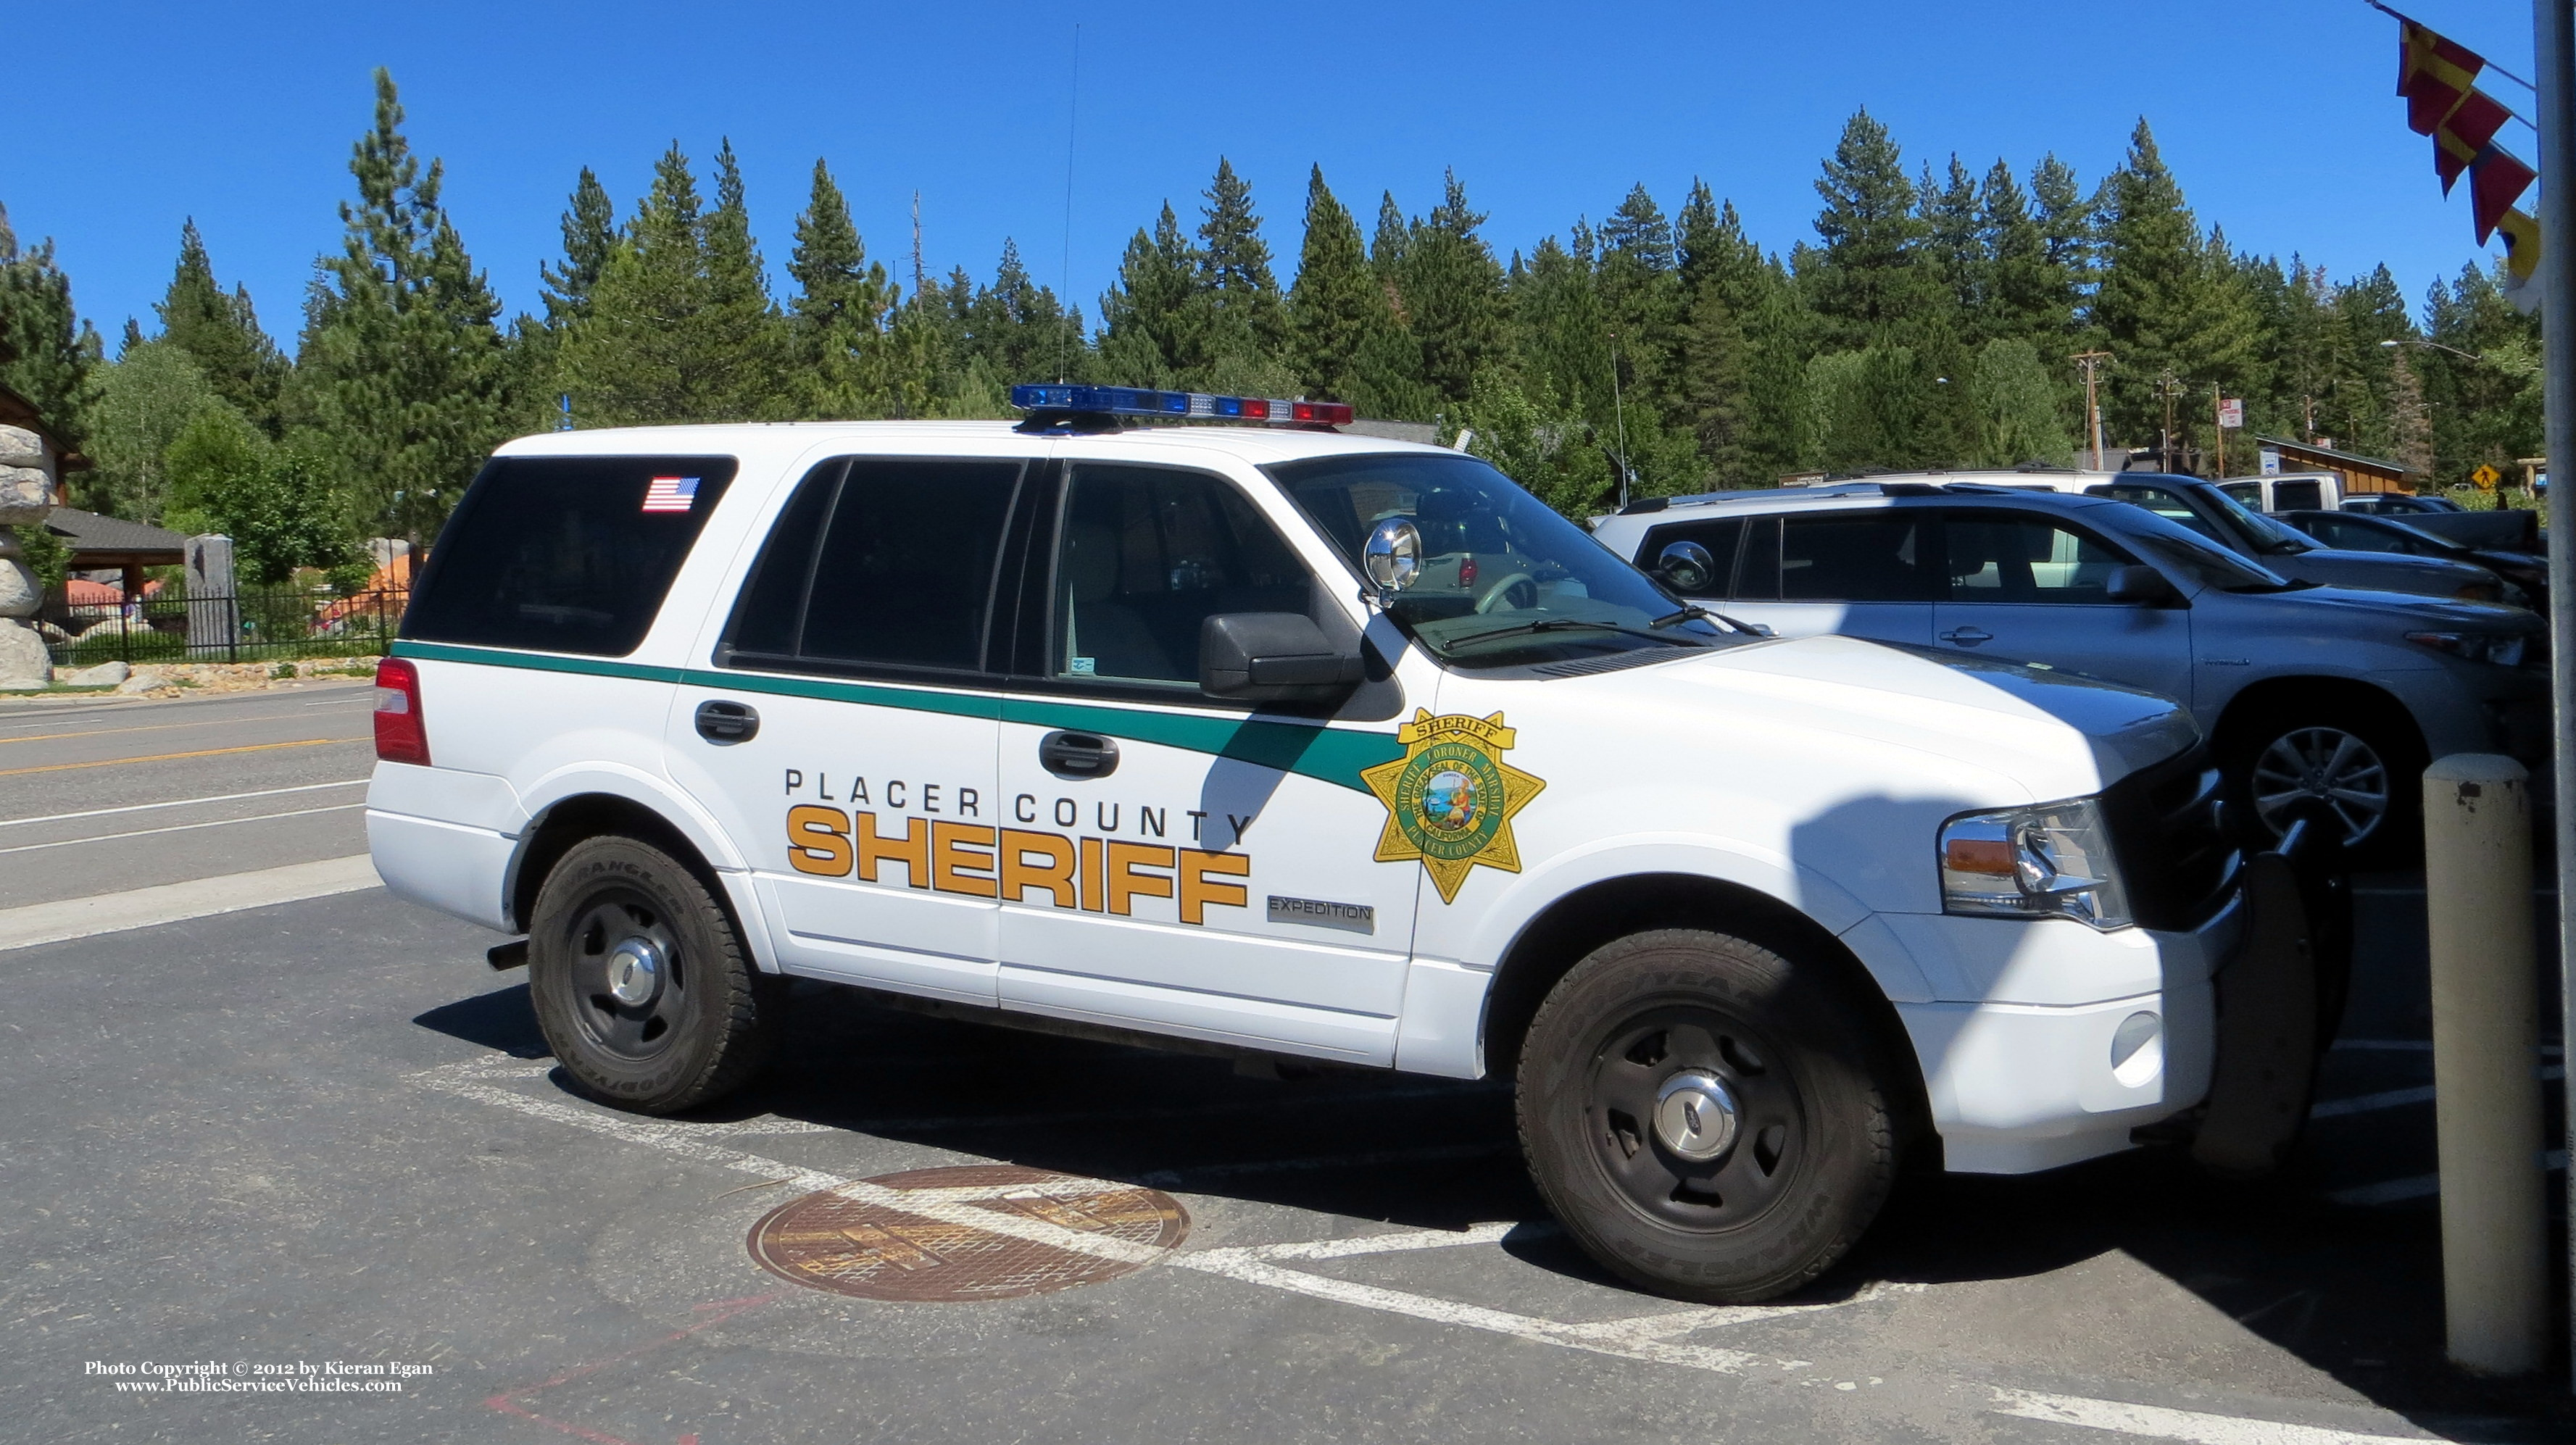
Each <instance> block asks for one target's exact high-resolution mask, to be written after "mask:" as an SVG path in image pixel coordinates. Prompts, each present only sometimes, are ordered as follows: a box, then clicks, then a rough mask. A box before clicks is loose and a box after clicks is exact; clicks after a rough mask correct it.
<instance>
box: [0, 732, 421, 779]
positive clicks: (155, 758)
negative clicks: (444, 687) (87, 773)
mask: <svg viewBox="0 0 2576 1445" xmlns="http://www.w3.org/2000/svg"><path fill="white" fill-rule="evenodd" d="M367 741H370V739H367V738H307V739H305V740H304V741H302V742H298V743H245V744H243V745H242V746H240V747H237V748H199V749H198V750H196V751H195V752H192V753H153V754H150V755H149V756H146V757H140V758H101V759H99V760H98V761H97V762H94V763H47V764H46V765H45V766H43V767H41V768H0V778H14V777H16V776H18V775H19V774H21V773H68V772H71V771H73V770H74V769H77V768H113V767H117V766H119V765H121V764H124V763H167V762H172V761H175V760H177V759H179V758H211V757H218V756H221V755H222V754H225V753H265V752H270V751H273V750H275V749H278V748H318V747H321V746H323V745H325V744H327V743H363V742H367Z"/></svg>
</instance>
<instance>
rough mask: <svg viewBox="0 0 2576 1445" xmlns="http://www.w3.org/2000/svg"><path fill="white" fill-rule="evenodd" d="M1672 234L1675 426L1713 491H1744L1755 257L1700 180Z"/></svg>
mask: <svg viewBox="0 0 2576 1445" xmlns="http://www.w3.org/2000/svg"><path fill="white" fill-rule="evenodd" d="M1678 232H1679V243H1680V245H1679V249H1680V261H1679V272H1680V286H1681V293H1682V305H1683V307H1684V314H1683V332H1682V342H1681V358H1680V359H1681V397H1680V412H1679V415H1678V418H1677V420H1678V421H1679V422H1680V423H1681V424H1683V425H1685V426H1687V427H1688V428H1689V430H1690V432H1691V434H1692V435H1693V437H1694V438H1696V439H1697V441H1698V444H1699V450H1700V455H1701V457H1702V458H1704V459H1705V460H1706V461H1707V463H1708V467H1709V471H1710V474H1711V476H1712V477H1713V479H1714V480H1715V481H1716V482H1717V484H1718V485H1719V486H1725V487H1740V486H1744V485H1747V484H1748V481H1749V476H1748V463H1749V461H1750V459H1751V456H1750V452H1751V449H1750V447H1749V445H1748V442H1749V440H1750V438H1749V437H1748V430H1749V428H1750V426H1751V424H1752V420H1753V419H1752V416H1751V407H1750V403H1751V400H1752V398H1751V395H1750V390H1749V384H1748V383H1749V376H1748V369H1747V366H1746V362H1747V356H1746V346H1745V334H1744V320H1745V317H1744V312H1745V310H1746V309H1747V308H1748V307H1750V306H1751V305H1752V304H1754V300H1755V296H1754V288H1755V287H1756V286H1757V285H1758V284H1759V281H1760V272H1761V269H1762V255H1761V252H1760V251H1759V250H1757V249H1756V248H1755V247H1754V246H1753V244H1752V243H1751V242H1750V241H1748V240H1746V239H1745V236H1744V228H1743V224H1742V222H1741V221H1740V220H1739V219H1738V217H1737V216H1736V214H1735V207H1734V205H1733V204H1732V203H1731V202H1730V203H1729V204H1728V205H1727V206H1726V207H1725V209H1724V210H1722V211H1721V210H1720V209H1719V208H1718V205H1717V199H1716V197H1715V196H1714V195H1712V194H1711V193H1710V191H1709V188H1708V183H1707V182H1706V181H1697V180H1695V181H1693V182H1692V183H1691V194H1690V199H1689V201H1687V202H1686V203H1684V204H1683V206H1682V213H1681V224H1680V226H1679V228H1678Z"/></svg>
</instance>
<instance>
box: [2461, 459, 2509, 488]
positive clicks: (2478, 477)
mask: <svg viewBox="0 0 2576 1445" xmlns="http://www.w3.org/2000/svg"><path fill="white" fill-rule="evenodd" d="M2469 480H2470V481H2473V482H2475V483H2477V484H2478V490H2479V491H2481V492H2492V491H2494V490H2495V484H2496V483H2498V482H2500V481H2503V480H2504V473H2502V472H2499V471H2497V470H2496V469H2495V468H2493V467H2491V466H2488V465H2486V464H2485V463H2483V462H2481V463H2479V464H2478V469H2477V470H2476V471H2474V472H2471V473H2469Z"/></svg>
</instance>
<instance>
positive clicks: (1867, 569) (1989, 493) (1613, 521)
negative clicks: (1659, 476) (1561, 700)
mask: <svg viewBox="0 0 2576 1445" xmlns="http://www.w3.org/2000/svg"><path fill="white" fill-rule="evenodd" d="M1595 535H1596V536H1598V537H1599V538H1600V539H1601V541H1602V542H1603V544H1605V545H1606V546H1608V547H1609V548H1610V549H1611V550H1612V551H1614V552H1617V553H1618V554H1619V555H1621V556H1623V557H1628V558H1631V559H1634V560H1635V561H1636V562H1637V563H1638V565H1640V566H1642V567H1646V568H1648V569H1650V570H1653V571H1654V572H1655V573H1656V574H1657V575H1658V576H1660V577H1661V578H1662V579H1663V580H1664V582H1665V583H1666V585H1668V586H1670V587H1672V588H1673V589H1674V590H1675V591H1676V592H1679V593H1680V594H1682V595H1683V596H1685V597H1688V598H1691V599H1693V600H1694V601H1697V602H1700V603H1702V604H1703V605H1705V606H1707V607H1709V608H1711V609H1713V610H1716V611H1718V612H1721V613H1722V614H1724V615H1725V616H1727V617H1729V618H1735V619H1740V620H1742V621H1744V622H1748V623H1754V624H1759V625H1762V626H1767V627H1769V628H1771V629H1772V630H1773V631H1775V632H1777V633H1779V634H1781V635H1782V636H1788V637H1798V636H1807V635H1811V634H1814V633H1822V632H1833V633H1842V634H1846V635H1850V636H1855V637H1868V638H1875V639H1877V640H1879V641H1882V642H1892V643H1900V644H1904V645H1907V646H1911V647H1916V648H1920V649H1923V650H1925V651H1927V652H1930V653H1932V654H1934V655H1936V656H1941V657H1947V658H1954V659H1957V660H1959V661H1960V662H1961V663H1963V664H1972V663H1982V662H1986V661H1988V660H1993V661H1998V662H2000V661H2010V662H2018V663H2027V664H2033V665H2037V666H2040V667H2043V668H2048V669H2056V670H2064V671H2070V672H2080V673H2087V674H2090V675H2092V676H2094V677H2097V678H2103V679H2107V680H2109V681H2112V682H2119V683H2126V684H2128V685H2129V686H2132V687H2137V688H2143V689H2145V690H2147V691H2150V692H2157V693H2162V694H2164V695H2166V696H2168V697H2172V698H2176V699H2179V700H2180V701H2182V702H2183V703H2184V704H2185V705H2186V706H2188V707H2189V708H2190V710H2191V713H2192V715H2193V716H2194V717H2195V718H2196V719H2198V721H2199V722H2200V725H2201V727H2202V728H2203V729H2204V730H2205V731H2206V733H2207V734H2208V736H2209V738H2210V740H2211V744H2212V747H2213V749H2214V751H2215V753H2216V755H2217V758H2218V761H2219V764H2220V766H2221V767H2222V768H2223V769H2224V770H2225V773H2226V778H2227V787H2228V790H2229V795H2230V797H2231V798H2232V799H2233V802H2234V806H2235V807H2236V808H2237V809H2238V817H2239V820H2240V821H2241V822H2245V823H2247V824H2248V825H2249V831H2250V830H2251V825H2252V824H2256V823H2259V824H2261V825H2263V826H2264V827H2266V828H2268V829H2270V830H2271V831H2273V832H2276V833H2277V832H2278V831H2279V830H2280V829H2281V828H2282V827H2283V826H2285V825H2286V824H2285V820H2286V817H2287V814H2288V810H2289V809H2290V808H2291V806H2292V805H2293V804H2294V803H2296V802H2297V800H2299V799H2301V798H2305V797H2314V798H2319V799H2323V800H2324V801H2325V802H2326V803H2327V804H2328V805H2330V806H2331V807H2332V808H2333V809H2334V810H2335V813H2336V815H2337V816H2338V817H2339V818H2341V819H2342V820H2343V823H2344V827H2345V829H2346V833H2347V836H2348V837H2349V838H2350V839H2351V840H2352V841H2353V842H2354V843H2355V844H2356V845H2357V846H2358V847H2360V848H2361V849H2362V850H2363V851H2364V852H2365V853H2368V854H2372V855H2376V856H2378V857H2380V858H2384V859H2391V860H2394V859H2397V858H2402V857H2404V856H2406V855H2407V854H2408V853H2410V852H2411V851H2412V849H2413V848H2414V847H2415V846H2416V844H2417V842H2418V840H2419V838H2420V832H2421V830H2420V828H2419V827H2418V825H2417V823H2416V812H2417V808H2418V805H2419V802H2420V799H2419V796H2418V794H2419V790H2418V788H2417V786H2416V784H2415V781H2414V779H2415V777H2416V775H2417V774H2418V773H2420V772H2421V771H2422V770H2423V768H2424V766H2425V765H2426V763H2427V762H2428V761H2429V760H2431V759H2432V758H2436V757H2440V756H2442V755H2444V754H2447V753H2454V752H2471V751H2476V752H2494V751H2505V752H2511V753H2514V754H2515V755H2517V756H2520V757H2523V758H2525V759H2526V760H2537V759H2538V758H2539V757H2540V756H2542V755H2543V754H2545V752H2546V739H2547V725H2548V713H2547V700H2546V697H2547V684H2548V670H2547V664H2546V659H2545V657H2544V652H2545V649H2546V645H2547V644H2546V632H2545V629H2544V625H2543V623H2542V622H2541V619H2539V618H2538V617H2536V616H2534V615H2532V614H2531V613H2530V612H2528V611H2526V610H2524V609H2522V608H2519V607H2503V606H2496V605H2491V604H2485V603H2477V602H2464V601H2455V600H2447V599H2434V598H2426V597H2422V596H2412V595H2405V594H2399V593H2390V592H2368V591H2361V590H2355V589H2347V588H2340V587H2325V586H2319V585H2316V584H2314V583H2309V582H2303V581H2296V580H2293V579H2290V578H2286V577H2283V576H2281V575H2280V574H2278V573H2276V572H2273V571H2270V570H2269V569H2267V568H2265V567H2264V566H2263V565H2262V564H2260V563H2258V562H2256V561H2254V560H2252V559H2250V558H2247V557H2243V556H2239V555H2238V554H2236V553H2234V552H2232V551H2228V550H2225V549H2222V548H2220V547H2219V546H2217V545H2215V544H2214V543H2212V542H2210V541H2209V540H2208V539H2207V538H2206V537H2204V536H2202V535H2201V534H2200V533H2198V532H2194V531H2192V530H2189V529H2187V528H2185V527H2184V526H2182V525H2181V524H2179V523H2177V522H2175V521H2173V520H2172V519H2170V518H2168V517H2166V516H2165V515H2163V513H2162V512H2161V511H2159V510H2155V509H2150V508H2147V507H2142V506H2135V505H2130V504H2126V503H2123V502H2120V501H2116V500H2112V499H2110V498H2095V497H2086V496H2066V495H2061V494H2057V493H2051V492H2037V491H2007V490H2003V489H1999V488H1994V487H1984V486H1976V485H1972V484H1965V485H1963V484H1952V485H1946V486H1941V485H1933V484H1929V483H1920V482H1912V483H1909V482H1863V483H1847V484H1844V485H1842V486H1837V487H1811V488H1805V489H1801V490H1796V491H1788V490H1782V491H1753V492H1732V493H1721V494H1717V495H1713V496H1707V497H1688V498H1672V499H1663V498H1657V499H1653V500H1650V501H1646V502H1641V503H1638V504H1637V505H1635V506H1632V507H1630V508H1628V509H1627V510H1626V511H1623V512H1621V513H1620V514H1618V515H1617V516H1613V517H1608V518H1605V519H1603V520H1602V521H1601V522H1600V524H1599V525H1598V527H1597V528H1596V531H1595ZM2404 560H2408V561H2413V560H2415V559H2411V558H2409V559H2404Z"/></svg>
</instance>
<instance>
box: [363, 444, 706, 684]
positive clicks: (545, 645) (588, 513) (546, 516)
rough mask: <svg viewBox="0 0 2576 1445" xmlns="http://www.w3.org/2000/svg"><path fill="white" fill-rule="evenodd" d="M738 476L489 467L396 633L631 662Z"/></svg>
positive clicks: (609, 464)
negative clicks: (626, 657) (631, 655)
mask: <svg viewBox="0 0 2576 1445" xmlns="http://www.w3.org/2000/svg"><path fill="white" fill-rule="evenodd" d="M733 475H734V459H733V458H731V457H495V458H494V459H493V460H492V461H491V462H489V463H487V464H486V465H485V466H484V468H483V474H482V475H481V476H478V477H476V478H475V479H474V485H473V487H472V488H471V489H470V490H468V491H467V492H466V494H465V500H464V501H463V502H461V503H459V504H458V505H457V508H456V512H455V514H454V515H453V516H451V517H449V518H448V519H447V527H446V529H445V530H443V531H441V532H440V533H439V534H438V542H437V544H436V545H435V546H433V547H431V548H430V550H429V565H428V566H427V567H426V568H425V569H423V571H422V574H421V582H420V588H419V591H418V592H417V594H416V595H414V596H413V598H412V602H411V609H410V610H409V611H408V612H406V613H405V614H404V616H403V626H402V635H403V636H404V637H406V638H411V639H415V640H418V641H422V642H462V643H469V644H473V645H477V646H482V647H524V648H529V649H532V650H535V651H538V652H576V653H587V654H589V655H591V656H595V657H622V656H624V655H625V654H627V653H630V652H633V651H634V650H635V648H636V645H637V644H638V643H641V642H642V641H643V640H644V634H645V632H647V631H648V630H650V629H651V627H652V626H653V617H654V614H655V613H657V612H659V611H661V608H662V598H663V596H664V595H665V594H667V593H668V592H669V591H670V590H671V579H672V578H673V577H675V576H677V575H679V571H680V563H681V562H682V561H684V560H685V559H686V558H687V557H688V555H689V548H690V547H692V546H694V545H695V544H696V542H697V540H698V533H699V531H700V530H701V529H703V528H704V527H705V525H706V519H707V516H708V514H709V513H711V512H713V511H714V510H715V507H716V503H717V502H718V501H719V500H721V499H722V498H723V496H724V492H725V488H726V487H727V486H729V485H731V483H732V481H733Z"/></svg>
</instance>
